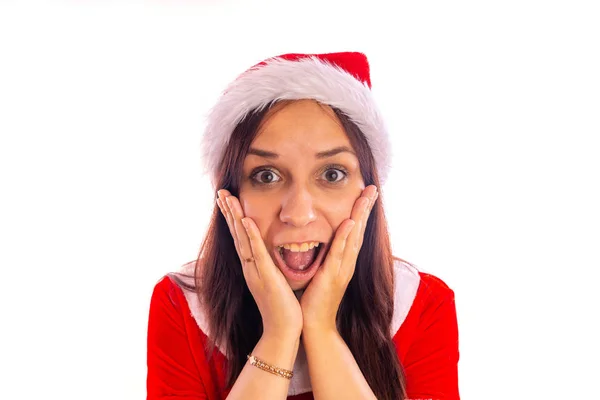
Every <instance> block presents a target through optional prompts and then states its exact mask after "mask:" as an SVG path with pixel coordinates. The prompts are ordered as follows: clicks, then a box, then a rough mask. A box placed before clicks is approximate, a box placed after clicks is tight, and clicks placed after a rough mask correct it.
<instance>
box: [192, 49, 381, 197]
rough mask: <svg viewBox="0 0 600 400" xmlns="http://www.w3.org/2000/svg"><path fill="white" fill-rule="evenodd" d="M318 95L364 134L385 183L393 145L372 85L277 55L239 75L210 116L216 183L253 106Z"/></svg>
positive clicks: (210, 167)
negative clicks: (229, 147) (227, 152)
mask: <svg viewBox="0 0 600 400" xmlns="http://www.w3.org/2000/svg"><path fill="white" fill-rule="evenodd" d="M299 99H314V100H316V101H318V102H321V103H323V104H328V105H330V106H332V107H336V108H339V109H340V110H342V111H343V112H344V113H345V114H347V115H348V117H349V118H350V119H351V120H352V121H353V122H354V123H355V124H356V125H357V126H358V127H359V128H360V129H361V131H362V132H363V133H364V134H365V136H366V138H367V141H368V143H369V146H370V147H371V151H372V153H373V156H374V158H375V163H376V168H377V171H378V174H379V179H380V181H381V184H383V183H384V182H385V180H386V178H387V175H388V171H389V168H390V162H391V161H390V160H391V154H390V150H391V145H390V142H389V137H388V132H387V129H386V127H385V124H384V122H383V118H382V116H381V114H380V112H379V109H378V108H377V105H376V103H375V100H374V98H373V95H372V93H371V90H370V89H369V86H368V85H367V84H366V83H362V82H360V81H359V80H358V79H356V78H355V77H354V76H353V75H351V74H350V73H348V72H346V71H345V70H343V69H342V68H340V67H338V66H336V65H334V64H331V63H328V62H326V61H323V60H320V59H319V58H317V57H306V58H302V59H300V60H295V61H290V60H285V59H282V58H274V59H271V60H269V61H268V62H266V64H264V65H261V66H258V67H255V68H252V69H250V70H248V71H246V72H245V73H244V74H242V75H241V76H239V77H238V78H237V79H236V80H235V81H234V82H233V83H231V85H230V86H229V87H228V88H227V89H226V91H225V92H224V94H223V95H222V96H221V98H220V99H219V101H218V102H217V104H216V105H215V106H214V107H213V109H212V110H211V112H210V113H209V115H208V121H207V126H206V131H205V133H204V136H203V138H202V145H201V146H202V148H201V151H202V157H203V160H204V163H205V165H204V167H205V173H208V174H209V175H210V179H211V182H212V183H213V186H214V185H216V182H214V175H215V172H216V171H218V170H219V169H220V168H223V166H222V165H219V164H220V162H221V158H222V156H223V151H224V150H225V148H226V146H227V143H228V142H229V138H230V136H231V134H232V132H233V129H234V128H235V126H236V125H237V124H238V123H239V122H240V121H242V119H243V118H244V117H245V116H246V115H247V114H248V113H249V112H251V111H252V110H254V109H258V110H262V109H263V108H264V107H265V106H267V105H268V104H269V103H270V102H271V101H274V100H299Z"/></svg>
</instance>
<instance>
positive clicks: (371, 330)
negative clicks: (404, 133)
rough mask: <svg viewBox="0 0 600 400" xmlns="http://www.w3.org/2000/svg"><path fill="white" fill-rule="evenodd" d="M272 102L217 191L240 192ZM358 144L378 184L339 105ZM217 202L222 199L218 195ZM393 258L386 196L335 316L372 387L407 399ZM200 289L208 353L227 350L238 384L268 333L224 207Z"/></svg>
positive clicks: (361, 139)
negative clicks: (395, 326) (218, 347)
mask: <svg viewBox="0 0 600 400" xmlns="http://www.w3.org/2000/svg"><path fill="white" fill-rule="evenodd" d="M273 104H275V103H274V102H273V103H271V104H269V105H268V106H267V107H265V108H264V109H261V110H256V111H255V112H252V113H250V114H248V115H247V116H246V118H245V119H244V120H242V121H241V122H240V123H239V124H238V125H237V127H236V128H235V129H234V131H233V134H232V136H231V139H230V141H229V143H228V145H227V148H226V150H225V152H224V155H223V158H222V162H221V168H220V169H219V175H218V177H217V179H216V183H217V187H218V188H219V189H227V190H229V192H231V194H232V195H233V196H236V197H237V196H239V188H240V184H241V176H242V166H243V162H244V159H245V157H246V154H247V152H248V149H249V148H250V144H251V143H252V141H253V140H254V138H255V137H256V134H257V132H258V129H259V127H260V124H261V122H262V121H263V118H264V117H265V115H266V113H267V112H268V110H269V109H270V108H271V107H272V106H273ZM333 111H334V112H335V114H336V116H337V117H338V119H339V120H340V122H341V124H342V127H343V128H344V130H345V132H346V134H347V136H348V139H349V140H350V143H351V144H352V147H353V148H354V150H355V152H356V155H357V158H358V161H359V165H360V170H361V173H362V177H363V180H364V183H365V186H368V185H371V184H374V185H376V186H377V187H378V188H379V187H380V186H379V177H378V175H377V171H376V168H375V160H374V158H373V155H372V153H371V150H370V147H369V145H368V142H367V140H366V138H365V136H364V135H363V133H362V132H361V131H360V129H359V128H358V127H357V126H356V124H354V123H353V122H352V121H351V120H350V119H349V118H348V117H347V116H346V115H345V114H344V113H343V112H341V111H340V110H338V109H335V108H333ZM215 201H216V197H215ZM393 263H394V257H393V255H392V250H391V243H390V239H389V234H388V228H387V221H386V219H385V215H384V210H383V205H382V196H381V194H380V196H379V198H378V201H377V202H376V203H375V205H374V206H373V209H372V211H371V215H370V217H369V220H368V222H367V226H366V228H365V234H364V239H363V245H362V247H361V249H360V252H359V254H358V259H357V262H356V269H355V272H354V276H353V277H352V279H351V281H350V283H349V284H348V288H347V290H346V293H345V295H344V297H343V299H342V302H341V304H340V308H339V310H338V313H337V326H338V329H339V331H340V335H341V336H342V338H343V339H344V341H345V342H346V344H347V345H348V347H349V348H350V351H351V352H352V354H353V355H354V358H355V359H356V362H357V364H358V366H359V367H360V370H361V371H362V373H363V375H364V377H365V379H366V380H367V382H368V384H369V386H370V387H371V389H372V390H373V392H374V393H375V395H376V397H377V398H378V399H380V400H384V399H385V400H398V399H404V398H405V396H406V389H405V377H404V373H403V370H402V366H401V365H400V362H399V360H398V356H397V353H396V349H395V345H394V343H393V341H392V337H391V333H390V325H391V321H392V315H393V312H394V309H393V305H394V297H393V296H394V274H393ZM194 276H195V282H196V286H195V287H192V286H189V285H188V286H186V285H185V284H183V282H182V281H180V280H178V281H179V283H180V285H181V286H182V287H185V288H187V289H188V290H194V291H195V292H196V293H197V295H198V297H199V299H200V302H201V304H204V305H206V307H205V313H206V316H207V320H208V326H209V331H210V343H208V347H207V353H208V356H209V357H210V355H211V354H212V349H213V348H214V346H215V344H223V345H224V347H225V351H226V353H227V358H228V363H227V371H226V376H227V383H226V385H227V387H229V388H230V387H231V386H233V384H234V383H235V381H236V379H237V377H238V376H239V374H240V373H241V371H242V368H243V367H244V365H245V363H246V355H247V354H250V352H251V351H252V350H253V349H254V347H255V346H256V344H257V343H258V341H259V339H260V337H261V335H262V319H261V316H260V312H259V310H258V307H257V306H256V303H255V301H254V298H253V297H252V295H251V293H250V291H249V289H248V286H247V285H246V282H245V280H244V276H243V273H242V267H241V264H240V260H239V258H238V255H237V252H236V250H235V244H234V242H233V238H232V236H231V233H230V232H229V228H228V226H227V221H226V220H225V218H224V217H223V215H222V214H221V212H220V211H219V209H218V207H215V208H214V210H213V214H212V217H211V219H210V223H209V226H208V231H207V234H206V236H205V238H204V241H203V243H202V246H201V250H200V254H199V256H198V260H197V262H196V268H195V273H194Z"/></svg>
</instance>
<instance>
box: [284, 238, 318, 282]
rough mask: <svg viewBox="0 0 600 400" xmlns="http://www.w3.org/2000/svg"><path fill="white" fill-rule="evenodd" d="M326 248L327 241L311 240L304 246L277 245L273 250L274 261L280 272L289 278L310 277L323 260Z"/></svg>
mask: <svg viewBox="0 0 600 400" xmlns="http://www.w3.org/2000/svg"><path fill="white" fill-rule="evenodd" d="M306 247H308V248H306ZM328 248H329V246H328V244H327V243H321V242H312V243H310V244H309V245H308V246H305V248H301V247H300V248H298V246H294V245H292V246H287V245H285V246H278V247H277V248H276V250H275V262H276V264H277V265H278V266H279V269H280V270H281V272H282V273H283V274H284V275H285V276H286V277H287V278H289V279H291V280H307V279H311V278H312V277H313V276H314V274H315V273H316V271H317V269H318V267H319V266H320V265H321V263H322V262H323V258H324V256H325V253H326V252H327V250H328ZM303 250H304V251H303Z"/></svg>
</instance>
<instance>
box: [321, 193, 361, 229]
mask: <svg viewBox="0 0 600 400" xmlns="http://www.w3.org/2000/svg"><path fill="white" fill-rule="evenodd" d="M357 198H358V197H357ZM355 201H356V199H355V198H354V197H353V196H343V197H339V198H336V199H333V198H330V199H327V201H326V204H327V205H326V207H325V208H324V209H325V210H326V213H327V220H328V221H329V223H330V224H331V226H332V227H333V228H334V229H337V228H338V227H339V226H340V224H341V223H342V222H344V221H345V220H346V219H348V218H350V216H351V215H352V208H353V206H354V202H355Z"/></svg>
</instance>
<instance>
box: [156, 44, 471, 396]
mask: <svg viewBox="0 0 600 400" xmlns="http://www.w3.org/2000/svg"><path fill="white" fill-rule="evenodd" d="M370 87H371V82H370V75H369V65H368V62H367V59H366V57H365V56H364V55H363V54H361V53H331V54H312V55H303V54H286V55H282V56H278V57H275V58H272V59H269V60H267V61H264V62H262V63H260V64H258V65H256V66H254V67H252V68H251V69H249V70H248V71H246V72H245V73H244V74H242V75H241V76H240V77H238V78H237V79H236V80H235V81H234V82H233V83H232V84H231V85H230V86H229V87H228V88H227V90H226V91H225V93H224V94H223V96H222V97H221V99H220V101H219V102H218V103H217V105H216V106H215V108H214V109H213V110H212V112H211V114H210V115H209V119H208V124H207V129H206V132H205V135H204V137H203V142H202V145H203V157H204V161H205V162H206V164H205V167H206V172H208V173H210V174H211V179H213V184H214V177H215V174H214V172H215V171H216V170H217V169H218V168H220V167H221V166H220V165H219V163H220V161H221V160H220V157H221V155H222V152H223V150H224V149H225V147H226V145H227V142H228V139H229V137H230V135H231V132H233V129H234V127H235V126H236V125H237V124H238V123H239V122H240V121H241V120H242V119H243V118H244V116H246V115H247V114H248V113H249V112H250V111H252V110H254V109H260V108H262V107H265V106H267V105H268V104H269V103H270V102H271V101H273V100H294V99H315V100H317V101H319V102H321V103H323V104H328V105H330V106H333V107H337V108H339V109H340V110H341V111H343V112H345V113H346V115H348V116H349V117H350V119H351V120H352V121H353V122H354V123H355V124H357V125H358V127H359V128H360V129H361V131H362V132H363V133H364V134H365V136H366V138H367V141H368V143H369V146H370V147H371V150H372V152H373V155H374V158H375V160H376V168H377V170H378V174H379V176H380V183H381V184H383V183H384V182H385V179H386V178H387V173H388V169H389V160H390V145H389V138H388V135H387V131H386V129H385V126H384V124H383V121H382V118H381V116H380V114H379V112H378V110H377V107H376V105H375V102H374V100H373V98H372V95H371V92H370ZM195 264H196V263H195V262H191V263H188V264H186V265H184V266H183V267H182V269H181V270H180V271H177V272H181V273H182V274H180V275H179V278H180V279H181V280H183V281H184V282H185V281H186V280H187V282H186V283H188V284H191V285H193V283H194V282H193V278H186V276H193V275H194V267H195ZM174 274H175V273H170V274H167V275H166V276H164V277H163V278H162V279H161V280H160V281H159V282H158V283H157V284H156V286H155V288H154V292H153V294H152V299H151V302H150V315H149V323H148V356H147V365H148V375H147V398H148V399H149V400H159V399H160V400H170V399H181V400H183V399H187V400H200V399H210V400H221V399H225V398H226V397H227V394H228V390H227V389H224V387H225V374H224V371H225V367H226V365H227V357H226V352H225V351H224V349H223V348H221V347H220V346H215V347H214V348H213V349H212V357H210V359H209V357H208V356H207V353H206V350H205V346H206V343H207V340H208V338H210V332H209V330H208V321H207V318H206V315H205V313H204V311H203V309H202V306H201V305H200V302H199V300H198V297H197V295H196V293H195V292H193V291H189V290H186V289H184V288H182V287H180V286H178V285H177V283H176V280H174V279H173V277H174ZM390 334H391V337H392V338H393V342H394V344H395V347H396V350H397V355H398V359H399V361H400V364H401V365H402V367H403V370H404V375H405V377H406V388H407V394H408V398H409V399H439V400H458V399H459V398H460V397H459V391H458V359H459V350H458V327H457V318H456V306H455V302H454V292H453V291H452V290H451V289H450V288H449V287H448V286H447V285H446V284H445V283H444V282H443V281H442V280H440V279H439V278H436V277H435V276H433V275H430V274H427V273H424V272H420V271H418V270H417V269H416V267H415V266H414V265H412V264H410V263H408V262H405V261H403V260H400V259H396V261H395V263H394V314H393V318H392V323H391V326H390ZM293 372H294V375H293V377H292V379H291V381H290V385H289V390H288V399H295V400H308V399H312V398H313V396H312V391H311V383H310V379H309V374H308V363H307V359H306V354H305V352H304V348H303V345H302V342H300V346H299V349H298V354H297V357H296V360H295V364H294V367H293Z"/></svg>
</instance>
